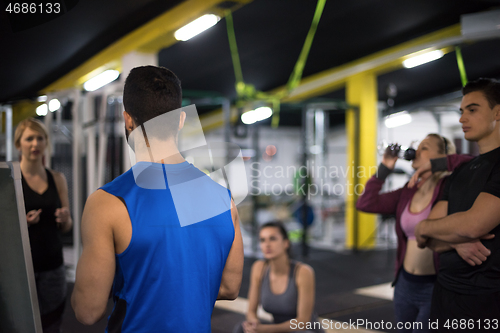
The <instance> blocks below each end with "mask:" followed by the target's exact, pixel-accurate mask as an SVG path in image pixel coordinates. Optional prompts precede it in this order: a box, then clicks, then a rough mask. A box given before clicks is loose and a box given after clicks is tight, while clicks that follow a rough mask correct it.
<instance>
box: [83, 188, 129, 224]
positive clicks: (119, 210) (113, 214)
mask: <svg viewBox="0 0 500 333" xmlns="http://www.w3.org/2000/svg"><path fill="white" fill-rule="evenodd" d="M123 214H125V215H127V216H128V214H127V208H126V207H125V205H124V204H123V202H122V201H121V200H120V199H119V198H117V197H115V196H114V195H112V194H110V193H108V192H106V191H103V190H100V189H99V190H97V191H95V192H94V193H92V194H91V195H90V196H89V197H88V198H87V202H86V203H85V209H84V215H87V217H91V218H94V219H96V218H97V219H99V220H103V221H109V222H112V221H116V220H117V219H119V218H120V217H123Z"/></svg>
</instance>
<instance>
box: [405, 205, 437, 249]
mask: <svg viewBox="0 0 500 333" xmlns="http://www.w3.org/2000/svg"><path fill="white" fill-rule="evenodd" d="M433 201H434V196H433V198H432V200H431V202H430V203H429V204H428V205H427V207H425V208H424V209H423V210H422V211H421V212H419V213H412V212H410V204H411V200H410V201H408V203H407V204H406V207H405V210H404V211H403V214H402V215H401V229H403V232H404V233H405V235H406V237H408V239H415V227H416V226H417V224H418V223H419V222H420V221H422V220H425V219H426V218H427V216H429V213H430V212H431V209H432V203H433Z"/></svg>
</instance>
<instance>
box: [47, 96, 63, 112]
mask: <svg viewBox="0 0 500 333" xmlns="http://www.w3.org/2000/svg"><path fill="white" fill-rule="evenodd" d="M60 107H61V103H60V102H59V100H58V99H56V98H54V99H51V100H50V102H49V111H50V112H54V111H56V110H59V108H60Z"/></svg>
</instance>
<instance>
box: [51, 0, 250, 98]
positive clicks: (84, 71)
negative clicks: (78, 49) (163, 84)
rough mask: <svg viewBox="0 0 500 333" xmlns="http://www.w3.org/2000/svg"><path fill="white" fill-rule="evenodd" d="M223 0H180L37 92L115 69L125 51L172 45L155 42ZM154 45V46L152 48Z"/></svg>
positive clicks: (71, 83)
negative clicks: (179, 2) (177, 3)
mask: <svg viewBox="0 0 500 333" xmlns="http://www.w3.org/2000/svg"><path fill="white" fill-rule="evenodd" d="M223 1H224V0H187V1H185V2H182V3H181V4H179V5H178V6H176V7H174V8H172V9H171V10H169V11H167V12H165V13H164V14H161V15H160V16H158V17H157V18H155V19H153V20H151V21H149V22H148V23H146V24H144V25H143V26H142V27H140V28H138V29H136V30H134V31H133V32H131V33H130V34H128V35H126V36H124V37H122V38H121V39H119V40H118V41H116V42H115V43H113V44H111V45H110V46H108V47H107V48H106V49H104V50H102V51H101V52H99V53H98V54H96V55H95V56H94V57H92V58H90V59H89V60H87V61H86V62H85V63H83V64H82V65H81V66H79V67H77V68H75V69H73V70H72V71H71V72H69V73H68V74H66V75H65V76H63V77H61V78H60V79H58V80H57V81H55V82H54V83H52V84H50V85H49V86H48V87H46V88H44V89H43V90H42V91H41V93H49V92H53V91H58V90H63V89H67V88H72V87H77V86H79V85H80V84H82V83H83V82H84V81H86V80H87V79H88V78H90V77H91V75H92V76H93V75H94V74H96V73H97V71H102V70H104V69H119V67H120V66H121V58H122V56H123V55H125V54H127V53H129V52H132V51H136V50H143V51H144V50H148V51H149V52H151V51H158V50H159V49H160V48H162V47H165V45H166V46H169V45H172V44H173V43H174V41H173V40H172V39H171V38H170V39H168V38H167V40H166V44H165V43H159V42H158V41H159V40H161V39H162V38H164V37H165V36H171V35H172V33H173V32H174V31H175V30H177V29H178V28H180V27H182V26H184V25H185V24H187V23H189V22H191V21H192V20H194V19H196V18H198V17H199V16H201V15H203V14H206V13H209V12H212V11H218V12H220V9H217V8H215V6H216V5H217V4H218V3H220V2H223ZM240 2H241V3H242V4H244V3H247V2H249V0H240ZM155 45H156V47H157V48H156V49H155V48H154V46H155Z"/></svg>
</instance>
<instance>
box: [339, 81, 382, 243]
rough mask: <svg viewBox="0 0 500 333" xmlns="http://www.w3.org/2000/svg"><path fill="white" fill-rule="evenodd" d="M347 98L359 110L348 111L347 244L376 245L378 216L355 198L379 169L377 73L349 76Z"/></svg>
mask: <svg viewBox="0 0 500 333" xmlns="http://www.w3.org/2000/svg"><path fill="white" fill-rule="evenodd" d="M346 101H347V103H349V104H350V105H358V106H359V110H352V109H351V110H348V111H347V113H346V132H347V165H346V167H347V170H348V172H347V173H346V175H347V178H346V185H347V187H348V189H347V196H346V221H345V223H346V243H345V244H346V247H348V248H355V249H369V248H373V246H374V245H375V235H376V230H377V229H376V228H377V227H376V225H377V223H376V216H375V215H373V214H364V213H361V212H358V211H357V210H356V201H357V198H358V197H359V195H360V194H362V193H363V189H364V184H365V183H366V181H367V180H368V178H369V177H371V175H372V174H374V173H375V172H376V163H377V156H376V151H377V142H376V139H375V138H377V126H378V115H377V112H378V111H377V76H376V75H375V73H373V72H364V73H360V74H357V75H354V76H352V77H350V78H349V79H348V80H347V86H346Z"/></svg>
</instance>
